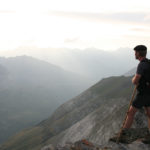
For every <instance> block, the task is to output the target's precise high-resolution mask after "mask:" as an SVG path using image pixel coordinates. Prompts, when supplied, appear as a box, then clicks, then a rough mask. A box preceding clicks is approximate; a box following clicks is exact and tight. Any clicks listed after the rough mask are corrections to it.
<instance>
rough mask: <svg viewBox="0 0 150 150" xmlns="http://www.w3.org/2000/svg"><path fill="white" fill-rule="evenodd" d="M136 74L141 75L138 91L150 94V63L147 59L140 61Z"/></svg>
mask: <svg viewBox="0 0 150 150" xmlns="http://www.w3.org/2000/svg"><path fill="white" fill-rule="evenodd" d="M136 73H137V74H140V75H141V79H140V81H139V86H138V87H137V90H138V91H140V92H141V93H147V94H150V86H149V85H148V84H149V83H150V61H149V60H148V59H147V58H145V59H143V60H142V61H140V63H139V64H138V67H137V71H136Z"/></svg>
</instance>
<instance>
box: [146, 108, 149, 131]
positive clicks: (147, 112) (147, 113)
mask: <svg viewBox="0 0 150 150" xmlns="http://www.w3.org/2000/svg"><path fill="white" fill-rule="evenodd" d="M145 112H146V115H147V117H148V128H149V131H150V107H145Z"/></svg>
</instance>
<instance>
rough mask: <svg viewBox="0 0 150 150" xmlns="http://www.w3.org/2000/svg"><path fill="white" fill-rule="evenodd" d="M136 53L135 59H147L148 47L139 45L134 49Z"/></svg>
mask: <svg viewBox="0 0 150 150" xmlns="http://www.w3.org/2000/svg"><path fill="white" fill-rule="evenodd" d="M134 51H135V58H136V59H140V58H143V57H146V54H147V47H146V46H145V45H137V46H136V47H134Z"/></svg>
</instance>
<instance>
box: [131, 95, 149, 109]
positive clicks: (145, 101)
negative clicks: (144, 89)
mask: <svg viewBox="0 0 150 150" xmlns="http://www.w3.org/2000/svg"><path fill="white" fill-rule="evenodd" d="M132 106H133V107H135V108H138V109H140V108H142V107H143V106H144V107H150V95H146V94H137V95H136V97H135V99H134V100H133V102H132Z"/></svg>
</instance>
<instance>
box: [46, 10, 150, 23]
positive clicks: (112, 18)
mask: <svg viewBox="0 0 150 150" xmlns="http://www.w3.org/2000/svg"><path fill="white" fill-rule="evenodd" d="M47 14H48V15H55V16H60V17H68V18H71V19H82V20H85V21H96V22H103V21H105V22H111V23H113V22H114V23H118V22H119V23H136V24H149V23H150V15H149V14H147V13H146V12H118V13H88V12H65V11H48V12H47Z"/></svg>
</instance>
